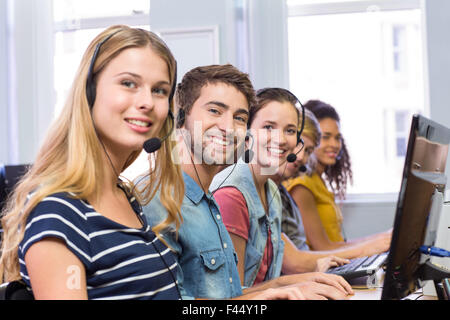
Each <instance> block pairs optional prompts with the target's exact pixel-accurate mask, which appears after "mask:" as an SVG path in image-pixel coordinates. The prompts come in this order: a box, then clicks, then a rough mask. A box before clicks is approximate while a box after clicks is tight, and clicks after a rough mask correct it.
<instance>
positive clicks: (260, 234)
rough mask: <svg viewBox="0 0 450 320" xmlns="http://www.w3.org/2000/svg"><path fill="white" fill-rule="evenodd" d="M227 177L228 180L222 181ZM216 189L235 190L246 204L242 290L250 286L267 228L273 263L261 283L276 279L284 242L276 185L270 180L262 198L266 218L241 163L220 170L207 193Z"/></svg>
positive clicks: (262, 249)
mask: <svg viewBox="0 0 450 320" xmlns="http://www.w3.org/2000/svg"><path fill="white" fill-rule="evenodd" d="M231 170H233V172H232V173H231ZM230 173H231V174H230ZM229 174H230V176H229V177H228V178H226V177H227V176H228V175H229ZM225 178H226V180H225V181H224V179H225ZM219 187H220V188H221V187H235V188H237V189H238V190H239V191H240V192H241V193H242V195H243V196H244V199H245V201H246V203H247V208H248V214H249V221H250V230H249V237H248V241H247V246H246V249H245V267H244V269H245V272H244V286H245V287H251V286H252V285H253V283H254V282H255V279H256V275H257V274H258V270H259V269H260V267H261V263H262V260H263V256H264V250H265V247H266V244H267V237H268V232H267V231H268V230H267V228H270V232H271V241H272V247H273V260H272V263H271V265H270V266H269V269H268V272H267V274H266V279H265V280H270V279H274V278H276V277H279V276H280V274H281V267H282V264H283V253H284V242H283V241H282V239H281V198H280V193H279V191H278V187H277V185H276V184H275V182H273V181H272V180H270V179H269V180H268V181H267V182H266V186H265V187H266V197H267V201H268V203H269V205H270V207H269V213H268V214H266V212H265V210H264V207H263V205H262V203H261V199H260V198H259V195H258V191H257V190H256V186H255V183H254V181H253V175H252V172H251V169H250V167H249V165H248V164H246V163H244V162H243V161H239V162H238V163H237V164H236V165H232V166H230V167H228V168H226V169H224V170H222V171H221V172H219V173H218V174H217V175H216V176H215V177H214V179H213V182H212V183H211V186H210V191H215V190H216V189H218V188H219Z"/></svg>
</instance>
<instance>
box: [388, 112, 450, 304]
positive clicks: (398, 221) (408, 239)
mask: <svg viewBox="0 0 450 320" xmlns="http://www.w3.org/2000/svg"><path fill="white" fill-rule="evenodd" d="M449 143H450V130H449V129H448V128H446V127H444V126H442V125H440V124H438V123H436V122H434V121H432V120H430V119H427V118H425V117H423V116H420V115H414V116H413V119H412V124H411V131H410V134H409V140H408V147H407V152H406V158H405V164H404V168H403V175H402V181H401V186H400V192H399V196H398V201H397V209H396V213H395V220H394V228H393V231H392V240H391V246H390V249H389V255H388V258H387V264H386V273H385V278H384V284H383V292H382V294H381V299H383V300H384V299H401V298H403V297H405V296H407V295H409V294H411V293H413V292H414V291H416V290H417V289H418V288H419V287H420V282H419V281H418V278H419V274H418V271H419V267H420V266H421V262H422V261H421V252H420V251H419V248H420V247H421V246H422V245H423V244H424V241H425V238H426V234H427V228H428V222H429V216H430V211H431V210H432V209H433V208H432V207H433V205H432V204H433V203H434V206H436V205H439V201H436V200H435V199H436V197H437V195H439V194H443V193H444V192H445V185H446V182H447V178H446V176H445V166H446V162H447V154H448V148H449ZM439 209H440V208H439Z"/></svg>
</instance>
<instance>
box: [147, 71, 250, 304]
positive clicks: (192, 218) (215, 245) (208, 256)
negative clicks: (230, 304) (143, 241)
mask: <svg viewBox="0 0 450 320" xmlns="http://www.w3.org/2000/svg"><path fill="white" fill-rule="evenodd" d="M254 94H255V93H254V90H253V86H252V84H251V82H250V80H249V78H248V75H247V74H244V73H242V72H240V71H239V70H237V69H236V68H235V67H233V66H232V65H211V66H204V67H197V68H194V69H192V70H191V71H189V72H187V73H186V74H185V75H184V77H183V79H182V82H181V83H180V84H179V85H178V87H177V92H176V96H175V98H176V104H177V108H178V110H177V117H176V126H177V128H178V129H179V130H177V131H178V132H177V133H178V136H177V138H178V142H179V143H178V152H179V155H180V159H181V168H182V170H183V178H184V184H185V196H184V200H183V205H182V208H181V213H182V216H183V223H182V224H181V227H180V228H179V230H178V235H176V234H175V232H174V230H175V228H169V230H166V232H163V237H164V240H165V241H166V242H167V243H168V244H169V246H170V247H171V248H172V249H173V250H174V251H175V253H176V254H177V258H178V262H179V266H180V268H179V269H178V271H177V280H178V286H179V288H180V292H181V294H182V297H183V298H184V299H193V298H222V299H223V298H232V297H236V296H240V295H242V288H241V284H240V279H239V274H238V272H237V268H236V253H235V251H234V248H233V243H232V242H231V239H230V236H229V234H228V232H227V230H226V228H225V226H224V225H223V223H222V221H221V214H220V212H219V209H218V206H217V204H216V203H215V201H214V199H213V197H212V195H211V194H210V193H209V191H208V188H209V185H210V183H211V181H212V179H213V177H214V175H215V174H216V173H217V172H219V171H220V170H221V169H222V168H223V166H224V165H226V164H227V162H228V163H229V162H230V161H231V162H234V160H233V159H232V158H234V155H235V154H236V151H237V149H238V143H239V142H240V141H243V138H244V136H245V132H246V128H247V121H248V115H249V109H250V106H251V105H253V103H254V99H255V97H254ZM238 140H240V141H238ZM232 155H233V156H232ZM143 209H144V214H145V215H146V217H147V219H148V220H149V222H150V224H151V225H157V224H159V223H160V222H162V221H164V220H165V219H166V217H167V212H166V210H165V209H164V206H163V205H162V204H161V202H160V199H159V193H157V194H156V196H155V198H154V199H153V200H152V201H151V202H150V203H149V204H148V205H146V206H145V207H144V208H143Z"/></svg>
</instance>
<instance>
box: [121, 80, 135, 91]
mask: <svg viewBox="0 0 450 320" xmlns="http://www.w3.org/2000/svg"><path fill="white" fill-rule="evenodd" d="M121 84H122V85H123V86H125V87H127V88H129V89H134V88H136V87H137V84H136V82H134V81H132V80H123V81H122V82H121Z"/></svg>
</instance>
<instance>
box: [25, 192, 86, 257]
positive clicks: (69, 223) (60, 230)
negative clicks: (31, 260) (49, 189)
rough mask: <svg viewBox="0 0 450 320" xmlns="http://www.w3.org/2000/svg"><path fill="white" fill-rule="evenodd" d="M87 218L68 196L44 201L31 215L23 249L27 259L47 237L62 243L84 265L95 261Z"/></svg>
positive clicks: (52, 197)
mask: <svg viewBox="0 0 450 320" xmlns="http://www.w3.org/2000/svg"><path fill="white" fill-rule="evenodd" d="M88 230H89V229H88V225H87V218H86V215H85V214H83V213H82V211H81V210H79V209H78V208H77V202H76V201H73V200H72V199H70V198H68V197H58V196H49V197H47V198H44V199H43V200H42V201H41V202H40V203H39V204H38V205H37V206H36V207H35V208H34V209H33V210H32V211H31V213H30V215H29V217H28V220H27V224H26V226H25V234H24V238H23V240H22V242H21V245H20V248H19V250H20V251H21V256H22V257H25V254H26V252H27V251H28V249H29V248H30V247H31V246H32V245H33V244H35V243H36V242H39V241H41V240H43V239H46V238H57V239H60V240H62V241H63V242H64V243H65V245H66V247H67V248H68V249H69V250H70V251H71V252H72V253H73V254H75V256H76V257H77V258H78V259H80V261H81V262H82V263H83V264H84V265H89V264H90V263H91V261H92V259H91V252H90V238H89V232H88Z"/></svg>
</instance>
